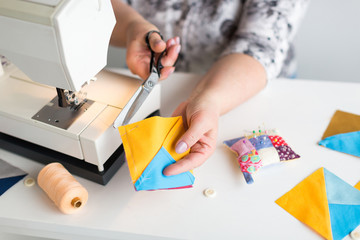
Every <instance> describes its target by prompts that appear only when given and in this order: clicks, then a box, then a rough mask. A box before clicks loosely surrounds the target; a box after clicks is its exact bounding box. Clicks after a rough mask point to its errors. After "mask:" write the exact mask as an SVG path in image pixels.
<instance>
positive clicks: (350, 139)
mask: <svg viewBox="0 0 360 240" xmlns="http://www.w3.org/2000/svg"><path fill="white" fill-rule="evenodd" d="M321 139H322V140H321V141H320V142H319V145H321V146H324V147H327V148H330V149H332V150H336V151H339V152H343V153H347V154H351V155H354V156H357V157H360V144H359V143H360V116H359V115H355V114H352V113H347V112H343V111H339V110H338V111H336V112H335V114H334V115H333V117H332V119H331V121H330V123H329V125H328V127H327V129H326V131H325V132H324V135H323V136H322V138H321Z"/></svg>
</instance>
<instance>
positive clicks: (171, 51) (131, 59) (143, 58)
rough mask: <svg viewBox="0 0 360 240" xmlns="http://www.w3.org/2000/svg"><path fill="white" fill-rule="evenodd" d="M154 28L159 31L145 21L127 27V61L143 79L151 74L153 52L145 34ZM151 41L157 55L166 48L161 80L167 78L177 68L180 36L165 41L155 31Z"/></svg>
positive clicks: (162, 61)
mask: <svg viewBox="0 0 360 240" xmlns="http://www.w3.org/2000/svg"><path fill="white" fill-rule="evenodd" d="M152 30H156V31H158V29H157V28H156V27H155V26H154V25H152V24H149V23H146V22H143V21H140V22H138V21H135V22H134V23H131V24H130V25H129V27H128V28H127V34H126V36H127V37H126V48H127V53H126V62H127V65H128V67H129V69H130V71H131V72H132V73H134V74H137V75H138V76H140V77H141V78H142V79H146V78H147V77H148V76H149V74H150V58H151V52H150V50H149V48H148V46H147V44H146V42H145V36H146V34H147V33H148V32H149V31H152ZM149 42H150V46H151V49H152V50H153V51H154V52H155V53H157V54H156V55H159V54H160V53H161V52H163V51H164V50H165V49H166V54H165V55H163V57H162V59H161V64H162V65H163V66H164V68H163V69H162V70H161V73H160V74H161V77H160V80H163V79H166V78H167V77H168V76H169V75H170V74H171V73H173V72H174V70H175V67H174V64H175V62H176V59H177V57H178V55H179V52H180V48H181V46H180V38H179V37H173V38H171V39H169V40H167V41H166V42H165V41H163V40H162V39H161V37H160V35H159V34H158V33H156V32H154V33H152V34H151V35H150V37H149ZM156 61H157V60H156Z"/></svg>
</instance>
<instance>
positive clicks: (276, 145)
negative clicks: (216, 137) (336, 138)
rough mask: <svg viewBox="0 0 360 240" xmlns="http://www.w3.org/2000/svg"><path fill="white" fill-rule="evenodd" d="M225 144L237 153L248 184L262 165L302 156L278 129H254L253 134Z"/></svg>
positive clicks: (252, 180)
mask: <svg viewBox="0 0 360 240" xmlns="http://www.w3.org/2000/svg"><path fill="white" fill-rule="evenodd" d="M224 144H225V145H226V146H227V147H229V148H230V150H232V151H233V152H234V153H235V154H236V156H237V159H238V162H239V164H240V168H241V171H242V172H243V174H244V177H245V180H246V182H247V183H248V184H251V183H253V182H254V179H253V177H252V175H253V174H254V173H255V172H257V171H258V170H259V169H260V168H261V167H263V166H266V165H270V164H274V163H279V162H283V161H288V160H295V159H298V158H300V156H299V155H298V154H297V153H295V152H294V151H293V150H292V148H291V147H290V146H289V145H288V144H287V143H286V142H285V140H284V139H283V138H282V137H281V136H280V135H279V133H278V131H277V130H270V131H265V132H264V133H261V130H259V133H255V131H253V134H250V135H246V136H243V137H240V138H235V139H231V140H227V141H224Z"/></svg>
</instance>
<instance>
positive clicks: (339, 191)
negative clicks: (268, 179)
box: [275, 168, 360, 240]
mask: <svg viewBox="0 0 360 240" xmlns="http://www.w3.org/2000/svg"><path fill="white" fill-rule="evenodd" d="M357 188H358V189H360V183H358V184H357V185H356V186H355V187H352V186H351V185H350V184H348V183H346V182H344V181H343V180H342V179H340V178H339V177H338V176H336V175H335V174H333V173H331V172H330V171H328V170H327V169H325V168H320V169H318V170H316V171H315V172H314V173H312V174H311V175H310V176H308V177H307V178H305V179H304V180H303V181H301V182H300V183H299V184H298V185H296V186H295V187H294V188H293V189H291V190H290V191H289V192H287V193H286V194H284V195H283V196H282V197H280V198H279V199H277V200H276V201H275V202H276V203H277V204H278V205H279V206H280V207H282V208H283V209H284V210H286V211H287V212H288V213H290V214H291V215H293V216H294V217H295V218H296V219H298V220H299V221H301V222H303V223H305V224H307V225H308V226H309V227H311V228H312V229H314V230H315V231H316V232H318V233H319V234H320V235H321V236H323V237H324V238H326V239H334V240H337V239H338V240H340V239H343V238H344V237H345V236H346V235H348V234H350V233H351V231H353V230H354V229H355V228H356V227H357V226H359V225H360V191H359V190H358V189H357Z"/></svg>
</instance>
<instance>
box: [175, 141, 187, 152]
mask: <svg viewBox="0 0 360 240" xmlns="http://www.w3.org/2000/svg"><path fill="white" fill-rule="evenodd" d="M187 148H188V146H187V145H186V143H185V142H179V143H178V144H177V145H176V147H175V152H176V153H178V154H181V153H184V152H185V151H186V150H187Z"/></svg>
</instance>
